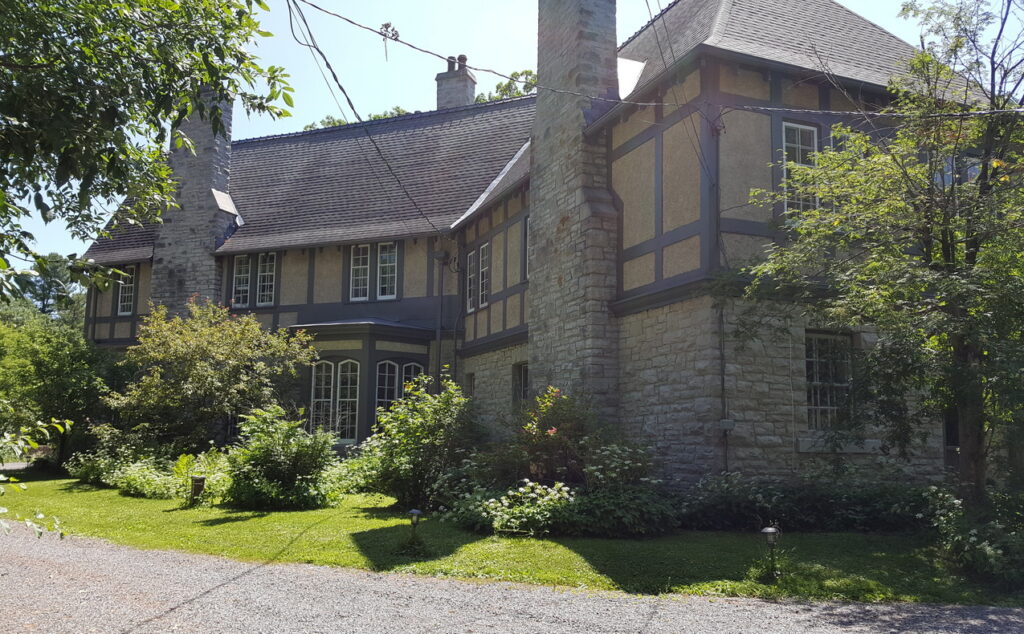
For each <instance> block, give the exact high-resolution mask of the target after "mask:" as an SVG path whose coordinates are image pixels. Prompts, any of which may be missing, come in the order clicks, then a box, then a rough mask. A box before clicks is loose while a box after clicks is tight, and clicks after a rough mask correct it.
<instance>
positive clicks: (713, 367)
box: [619, 297, 942, 483]
mask: <svg viewBox="0 0 1024 634" xmlns="http://www.w3.org/2000/svg"><path fill="white" fill-rule="evenodd" d="M741 308H742V307H741V306H740V305H739V304H738V303H737V302H727V303H726V304H725V307H724V313H723V324H724V329H725V334H726V336H725V340H724V347H723V348H720V347H719V315H718V308H717V307H716V306H715V305H714V301H713V299H712V298H710V297H698V298H695V299H690V300H687V301H682V302H677V303H674V304H671V305H668V306H663V307H660V308H654V309H651V310H648V311H645V312H642V313H637V314H634V315H629V316H625V317H622V318H621V320H620V326H619V328H620V330H619V332H620V342H619V346H620V351H621V367H622V379H621V383H620V385H621V410H620V411H621V420H622V423H623V425H624V426H625V428H626V429H627V430H628V432H629V434H630V435H631V437H633V438H635V439H637V440H640V441H642V442H645V443H648V444H649V445H650V446H651V447H652V448H653V451H654V454H655V457H656V459H657V460H658V462H659V464H660V467H661V469H662V472H663V475H665V476H666V477H668V478H670V479H673V480H677V481H680V482H681V483H693V482H695V481H696V480H698V479H699V478H701V477H702V476H704V475H707V474H709V473H718V472H721V471H722V470H724V469H725V468H726V467H728V469H729V470H731V471H741V472H745V473H751V474H757V475H786V474H791V473H793V472H794V471H795V470H798V469H799V468H800V467H801V465H804V464H805V463H807V462H808V461H811V460H821V459H824V458H828V457H829V454H828V453H827V452H826V451H825V447H824V445H823V442H822V438H821V435H820V433H819V432H814V431H812V430H809V429H808V427H807V422H806V383H805V367H804V363H805V362H804V356H805V352H804V336H805V333H806V326H807V324H806V323H805V322H804V321H803V320H802V319H800V318H798V317H783V316H780V317H779V318H778V319H775V320H774V323H771V322H768V323H766V324H765V328H764V329H763V330H762V331H760V332H758V334H757V336H755V337H753V338H752V339H743V340H740V339H739V338H738V337H737V336H736V330H737V326H738V321H739V313H740V310H741ZM722 353H724V375H725V380H724V387H725V390H724V397H725V398H724V399H723V398H722V396H723V391H722V385H723V381H722V371H723V363H722V356H721V354H722ZM722 419H727V420H731V421H734V427H733V429H732V430H731V431H730V433H729V436H728V443H726V438H725V436H724V429H723V426H722V424H721V423H720V421H721V420H722ZM727 445H728V449H727V448H726V447H727ZM726 451H728V455H726ZM843 455H844V457H846V458H847V459H849V460H850V461H852V462H855V463H856V462H860V463H871V462H872V461H877V460H879V459H882V458H883V456H882V454H880V452H879V450H878V441H877V440H875V441H872V440H868V441H867V442H866V443H865V444H864V446H863V447H857V446H849V447H846V448H844V451H843ZM910 464H911V465H912V466H913V467H914V468H915V472H916V473H918V474H920V475H921V476H922V477H929V476H935V475H938V474H939V473H940V472H941V470H942V428H941V425H940V424H939V423H935V424H934V425H933V426H932V429H931V433H930V435H929V437H928V440H927V441H926V442H925V443H924V444H922V445H919V446H917V447H915V449H914V452H913V455H912V458H911V461H910Z"/></svg>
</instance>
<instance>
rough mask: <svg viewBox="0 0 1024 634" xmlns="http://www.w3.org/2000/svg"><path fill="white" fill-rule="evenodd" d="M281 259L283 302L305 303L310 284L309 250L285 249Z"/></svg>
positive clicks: (287, 303)
mask: <svg viewBox="0 0 1024 634" xmlns="http://www.w3.org/2000/svg"><path fill="white" fill-rule="evenodd" d="M283 255H284V257H283V258H282V259H281V281H280V282H279V283H280V284H281V303H282V304H285V305H289V304H305V303H306V301H307V298H306V290H307V289H308V286H309V251H307V250H306V249H292V250H291V251H285V252H284V254H283Z"/></svg>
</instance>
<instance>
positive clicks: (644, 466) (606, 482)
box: [583, 440, 661, 489]
mask: <svg viewBox="0 0 1024 634" xmlns="http://www.w3.org/2000/svg"><path fill="white" fill-rule="evenodd" d="M583 445H584V454H583V456H584V464H585V466H584V467H583V475H584V477H585V478H586V482H587V487H588V488H589V489H606V488H614V487H621V486H633V487H636V486H641V485H651V486H655V485H659V484H661V480H658V479H655V478H651V477H650V475H651V469H652V464H651V455H650V453H648V451H647V449H645V448H644V447H641V446H639V445H633V444H629V443H625V442H612V443H606V444H599V443H596V442H595V441H593V440H587V441H585V442H584V443H583Z"/></svg>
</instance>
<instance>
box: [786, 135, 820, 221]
mask: <svg viewBox="0 0 1024 634" xmlns="http://www.w3.org/2000/svg"><path fill="white" fill-rule="evenodd" d="M782 149H783V158H784V159H785V161H786V162H785V164H784V165H783V176H784V177H785V178H788V177H789V174H788V171H789V169H788V165H789V163H797V164H798V165H814V153H815V152H817V151H818V129H817V128H815V127H812V126H808V125H801V124H799V123H783V124H782ZM817 206H818V199H817V197H816V196H806V195H800V194H797V193H796V192H791V193H789V194H787V196H786V209H794V210H798V211H804V210H808V209H814V208H815V207H817Z"/></svg>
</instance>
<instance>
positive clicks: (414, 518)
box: [409, 509, 423, 542]
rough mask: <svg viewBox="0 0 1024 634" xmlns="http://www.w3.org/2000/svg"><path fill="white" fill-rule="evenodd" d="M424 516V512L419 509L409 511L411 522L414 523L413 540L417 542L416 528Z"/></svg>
mask: <svg viewBox="0 0 1024 634" xmlns="http://www.w3.org/2000/svg"><path fill="white" fill-rule="evenodd" d="M421 515H423V511H421V510H419V509H413V510H411V511H409V521H410V522H412V540H410V541H413V542H415V541H416V526H418V525H419V523H420V516H421Z"/></svg>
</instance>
